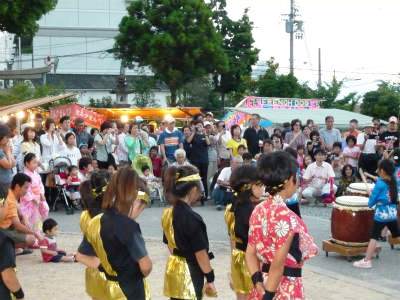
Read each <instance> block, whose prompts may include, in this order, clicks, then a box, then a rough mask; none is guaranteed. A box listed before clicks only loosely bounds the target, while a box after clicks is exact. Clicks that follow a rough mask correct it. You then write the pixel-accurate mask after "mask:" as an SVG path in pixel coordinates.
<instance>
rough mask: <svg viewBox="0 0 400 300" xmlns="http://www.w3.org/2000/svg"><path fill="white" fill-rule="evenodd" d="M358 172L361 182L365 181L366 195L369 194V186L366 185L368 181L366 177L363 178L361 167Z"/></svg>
mask: <svg viewBox="0 0 400 300" xmlns="http://www.w3.org/2000/svg"><path fill="white" fill-rule="evenodd" d="M359 172H360V177H361V180H362V182H364V183H365V188H366V190H367V192H368V195H369V194H371V191H370V190H369V186H368V183H367V178H365V175H364V171H363V169H361V168H360V169H359Z"/></svg>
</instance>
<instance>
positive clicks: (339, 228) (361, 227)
mask: <svg viewBox="0 0 400 300" xmlns="http://www.w3.org/2000/svg"><path fill="white" fill-rule="evenodd" d="M373 224H374V210H373V209H371V208H368V198H366V197H359V196H343V197H338V198H337V199H336V201H335V203H334V204H333V209H332V220H331V233H332V239H333V240H334V241H335V242H336V243H338V244H341V245H345V246H366V245H367V244H368V242H369V240H370V238H371V233H372V227H373Z"/></svg>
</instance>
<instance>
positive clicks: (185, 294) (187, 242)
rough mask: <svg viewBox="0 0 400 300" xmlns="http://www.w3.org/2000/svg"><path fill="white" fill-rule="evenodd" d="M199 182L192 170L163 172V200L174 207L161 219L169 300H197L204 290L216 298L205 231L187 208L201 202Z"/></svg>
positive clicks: (196, 174)
mask: <svg viewBox="0 0 400 300" xmlns="http://www.w3.org/2000/svg"><path fill="white" fill-rule="evenodd" d="M200 182H201V178H200V175H199V174H198V170H197V169H196V168H194V167H191V166H184V167H179V168H175V167H170V168H169V169H168V170H167V172H166V177H165V183H164V186H165V191H166V196H167V199H168V200H169V201H170V202H171V203H172V204H173V207H172V208H169V209H167V210H165V211H164V213H163V218H162V227H163V230H164V242H165V243H166V244H167V245H168V247H169V249H170V251H171V256H170V257H169V259H168V262H167V267H166V272H165V281H164V295H165V296H167V297H170V299H185V300H186V299H187V300H191V299H193V300H200V299H202V298H203V290H204V292H205V294H206V295H208V296H216V290H215V287H214V284H213V282H214V271H213V270H212V268H211V265H210V259H212V258H213V256H212V253H209V252H208V250H209V242H208V236H207V228H206V225H205V223H204V221H203V219H202V217H201V216H200V215H199V214H197V213H196V212H194V211H193V210H192V208H191V207H190V204H193V203H195V202H197V201H198V200H200V197H201V184H200ZM205 280H206V283H204V281H205Z"/></svg>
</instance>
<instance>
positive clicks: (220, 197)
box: [212, 187, 232, 205]
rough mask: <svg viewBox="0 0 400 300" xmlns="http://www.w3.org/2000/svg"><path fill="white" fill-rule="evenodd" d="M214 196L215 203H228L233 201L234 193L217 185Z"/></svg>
mask: <svg viewBox="0 0 400 300" xmlns="http://www.w3.org/2000/svg"><path fill="white" fill-rule="evenodd" d="M212 198H213V199H214V201H215V205H227V204H228V203H231V202H232V193H231V192H228V191H226V190H224V189H221V188H220V187H216V188H215V189H214V190H213V192H212Z"/></svg>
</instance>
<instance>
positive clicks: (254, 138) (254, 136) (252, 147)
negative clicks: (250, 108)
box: [243, 127, 269, 156]
mask: <svg viewBox="0 0 400 300" xmlns="http://www.w3.org/2000/svg"><path fill="white" fill-rule="evenodd" d="M243 138H244V139H245V140H246V142H247V148H248V149H249V152H250V153H251V155H253V156H255V155H256V154H257V153H260V146H259V142H260V141H262V142H264V140H266V139H268V138H269V134H268V132H267V131H266V130H265V129H264V128H262V127H260V129H259V130H258V131H256V130H255V129H254V128H253V127H249V128H247V129H246V130H245V131H244V134H243Z"/></svg>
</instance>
